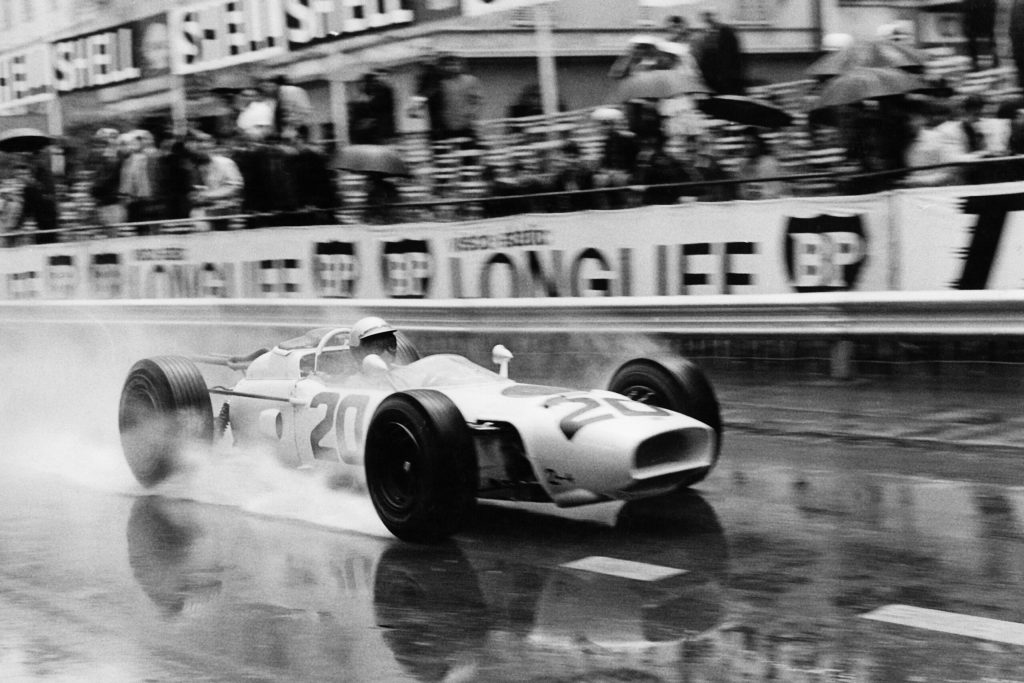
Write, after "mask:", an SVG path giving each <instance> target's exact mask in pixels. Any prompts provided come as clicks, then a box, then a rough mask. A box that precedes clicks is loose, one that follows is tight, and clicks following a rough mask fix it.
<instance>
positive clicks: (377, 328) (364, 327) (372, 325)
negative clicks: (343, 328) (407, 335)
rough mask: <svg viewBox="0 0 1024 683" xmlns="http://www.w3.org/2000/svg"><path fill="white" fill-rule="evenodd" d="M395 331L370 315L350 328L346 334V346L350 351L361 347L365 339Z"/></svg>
mask: <svg viewBox="0 0 1024 683" xmlns="http://www.w3.org/2000/svg"><path fill="white" fill-rule="evenodd" d="M396 331H397V330H395V328H394V327H392V326H391V325H389V324H388V323H387V321H385V320H384V318H378V317H377V316H373V315H371V316H368V317H366V318H362V319H360V320H358V321H356V324H355V325H353V326H352V329H351V330H350V331H349V333H348V346H349V348H350V349H355V348H358V347H359V346H361V345H362V343H363V340H364V339H366V338H367V337H373V336H376V335H378V334H387V333H388V332H396Z"/></svg>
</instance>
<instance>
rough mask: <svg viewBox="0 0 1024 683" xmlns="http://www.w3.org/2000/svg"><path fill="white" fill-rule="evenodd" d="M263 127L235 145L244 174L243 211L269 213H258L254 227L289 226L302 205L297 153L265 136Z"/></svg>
mask: <svg viewBox="0 0 1024 683" xmlns="http://www.w3.org/2000/svg"><path fill="white" fill-rule="evenodd" d="M263 133H264V131H263V128H262V126H256V127H253V128H250V129H249V135H247V136H246V137H245V138H243V141H242V142H241V144H239V145H238V146H236V147H235V149H234V152H233V154H232V160H233V161H234V162H235V164H236V165H237V166H238V170H239V171H240V172H241V174H242V183H243V190H242V211H243V212H245V213H255V214H269V215H260V216H254V217H252V218H251V219H250V221H249V225H250V227H265V226H272V225H288V224H290V221H293V220H294V218H295V217H294V216H293V215H292V212H293V211H295V209H296V208H297V206H298V199H297V196H296V189H295V178H294V177H293V176H292V174H291V172H290V170H291V162H292V159H293V157H294V156H295V154H296V152H295V151H294V150H291V149H288V148H285V147H284V146H282V145H279V144H277V140H276V138H275V137H273V136H270V137H263Z"/></svg>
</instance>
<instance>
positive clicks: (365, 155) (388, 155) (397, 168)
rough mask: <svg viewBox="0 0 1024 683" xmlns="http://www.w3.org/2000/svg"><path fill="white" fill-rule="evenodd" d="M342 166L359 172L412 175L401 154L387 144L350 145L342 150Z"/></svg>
mask: <svg viewBox="0 0 1024 683" xmlns="http://www.w3.org/2000/svg"><path fill="white" fill-rule="evenodd" d="M341 168H343V169H345V170H347V171H356V172H358V173H382V174H384V175H401V176H407V175H411V174H410V172H409V166H408V165H407V164H406V163H405V161H404V160H403V159H402V157H401V155H399V153H398V152H397V151H395V150H394V149H393V148H391V147H387V146H385V145H349V146H348V147H346V148H345V149H343V150H342V151H341Z"/></svg>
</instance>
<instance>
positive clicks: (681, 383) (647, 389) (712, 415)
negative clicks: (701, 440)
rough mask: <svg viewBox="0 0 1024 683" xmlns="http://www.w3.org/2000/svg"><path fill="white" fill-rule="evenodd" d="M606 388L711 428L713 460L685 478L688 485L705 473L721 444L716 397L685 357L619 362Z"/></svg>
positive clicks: (718, 409) (701, 477)
mask: <svg viewBox="0 0 1024 683" xmlns="http://www.w3.org/2000/svg"><path fill="white" fill-rule="evenodd" d="M608 390H609V391H614V392H616V393H618V394H622V395H623V396H625V397H627V398H630V399H633V400H634V401H638V402H639V403H646V404H649V405H654V406H658V407H659V408H665V409H667V410H671V411H674V412H677V413H682V414H683V415H688V416H689V417H692V418H693V419H695V420H699V421H700V422H703V423H704V424H706V425H707V426H709V427H711V428H712V429H713V430H714V431H715V453H714V462H712V464H711V465H710V466H709V467H701V468H699V469H696V470H694V471H693V473H692V474H691V475H690V476H689V477H687V478H686V480H685V481H684V483H683V486H691V485H693V484H696V483H697V482H699V481H701V480H702V479H704V477H706V476H707V475H708V473H709V472H710V471H711V469H712V468H713V467H714V466H715V463H717V462H718V454H719V451H720V450H721V447H722V414H721V409H720V408H719V405H718V398H717V397H716V396H715V390H714V389H713V388H712V386H711V382H710V381H708V378H707V376H706V375H705V374H704V372H703V371H702V370H701V369H700V368H699V367H697V366H696V365H695V364H694V363H693V361H690V360H687V359H686V358H661V359H656V360H655V359H648V358H640V359H637V360H631V361H629V362H627V363H625V364H623V365H622V366H621V367H620V368H619V369H618V370H616V371H615V374H614V375H612V379H611V382H609V384H608Z"/></svg>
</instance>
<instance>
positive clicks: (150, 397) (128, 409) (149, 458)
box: [118, 356, 213, 486]
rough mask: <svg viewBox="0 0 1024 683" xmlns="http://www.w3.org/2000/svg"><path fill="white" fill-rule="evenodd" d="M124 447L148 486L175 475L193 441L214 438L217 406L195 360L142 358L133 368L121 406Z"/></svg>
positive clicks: (144, 484)
mask: <svg viewBox="0 0 1024 683" xmlns="http://www.w3.org/2000/svg"><path fill="white" fill-rule="evenodd" d="M118 427H119V429H120V432H121V446H122V449H123V450H124V455H125V459H126V460H127V461H128V467H130V468H131V471H132V474H134V475H135V478H136V479H137V480H138V481H139V483H140V484H142V485H143V486H155V485H156V484H159V483H160V482H161V481H163V480H164V479H166V478H167V477H168V476H170V475H171V474H172V473H173V472H174V470H175V468H176V466H177V463H178V452H179V450H180V448H181V447H182V445H184V444H186V443H189V442H193V443H195V442H200V443H207V444H208V443H211V442H212V441H213V407H212V404H211V402H210V392H209V391H208V390H207V388H206V381H205V380H204V379H203V375H202V373H201V372H200V371H199V368H198V367H197V366H196V364H195V363H193V362H192V361H190V360H188V359H187V358H181V357H179V356H156V357H154V358H147V359H144V360H140V361H139V362H137V363H136V364H135V365H133V366H132V368H131V370H130V371H129V372H128V378H127V379H126V380H125V383H124V387H123V388H122V390H121V404H120V407H119V410H118Z"/></svg>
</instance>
